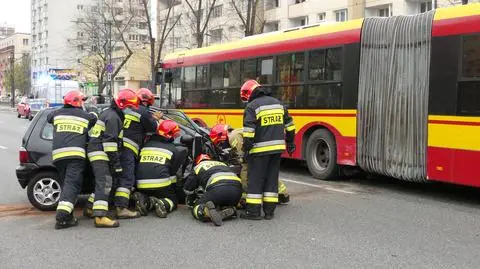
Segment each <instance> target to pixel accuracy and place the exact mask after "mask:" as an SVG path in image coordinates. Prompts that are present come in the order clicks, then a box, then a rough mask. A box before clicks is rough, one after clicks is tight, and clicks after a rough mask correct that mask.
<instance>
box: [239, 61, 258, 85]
mask: <svg viewBox="0 0 480 269" xmlns="http://www.w3.org/2000/svg"><path fill="white" fill-rule="evenodd" d="M241 74H242V83H243V82H245V81H247V80H249V79H256V78H257V59H249V60H243V61H242V70H241Z"/></svg>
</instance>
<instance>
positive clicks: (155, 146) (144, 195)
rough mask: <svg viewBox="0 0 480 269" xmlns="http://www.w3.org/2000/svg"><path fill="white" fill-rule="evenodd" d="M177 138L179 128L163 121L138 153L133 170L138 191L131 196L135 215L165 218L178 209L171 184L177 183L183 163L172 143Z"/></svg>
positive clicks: (170, 121)
mask: <svg viewBox="0 0 480 269" xmlns="http://www.w3.org/2000/svg"><path fill="white" fill-rule="evenodd" d="M179 135H180V127H179V126H178V124H177V123H176V122H174V121H172V120H164V121H162V122H161V123H160V124H159V125H158V128H157V132H156V133H155V134H154V135H152V136H151V137H150V140H149V141H148V142H146V143H145V145H144V147H143V148H142V150H141V151H140V162H139V163H138V165H137V170H136V178H137V191H136V192H135V193H134V194H133V200H134V201H135V207H136V209H137V211H139V212H140V214H142V215H143V216H146V215H147V214H148V212H149V211H153V210H155V213H156V214H157V216H158V217H159V218H166V217H167V214H168V213H169V212H172V211H173V210H175V209H176V208H177V204H178V200H177V196H176V194H175V189H174V188H173V186H172V181H173V182H175V181H176V173H177V171H178V169H179V168H180V166H181V165H182V159H181V156H180V155H181V154H180V151H179V150H178V149H177V148H176V146H175V145H174V144H173V141H174V139H175V138H176V137H178V136H179Z"/></svg>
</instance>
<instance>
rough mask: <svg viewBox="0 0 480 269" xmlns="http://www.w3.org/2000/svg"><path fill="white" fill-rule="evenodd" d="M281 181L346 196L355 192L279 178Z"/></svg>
mask: <svg viewBox="0 0 480 269" xmlns="http://www.w3.org/2000/svg"><path fill="white" fill-rule="evenodd" d="M281 180H282V181H285V182H290V183H296V184H300V185H304V186H309V187H314V188H319V189H324V190H327V191H334V192H341V193H346V194H355V192H353V191H346V190H341V189H337V188H332V187H326V186H319V185H315V184H311V183H307V182H302V181H296V180H292V179H286V178H281Z"/></svg>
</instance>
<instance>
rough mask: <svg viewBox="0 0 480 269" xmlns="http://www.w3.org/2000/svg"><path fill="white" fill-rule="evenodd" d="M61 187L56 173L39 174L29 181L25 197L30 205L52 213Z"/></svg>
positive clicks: (58, 198)
mask: <svg viewBox="0 0 480 269" xmlns="http://www.w3.org/2000/svg"><path fill="white" fill-rule="evenodd" d="M61 192H62V186H61V185H60V180H59V178H58V174H57V173H56V172H40V173H38V174H37V175H36V176H35V177H33V178H32V180H30V182H29V183H28V186H27V196H28V200H30V203H31V204H32V205H33V206H34V207H36V208H37V209H40V210H42V211H53V210H55V209H56V208H57V204H58V201H59V200H60V193H61Z"/></svg>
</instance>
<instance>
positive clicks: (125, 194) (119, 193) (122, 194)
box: [115, 191, 130, 199]
mask: <svg viewBox="0 0 480 269" xmlns="http://www.w3.org/2000/svg"><path fill="white" fill-rule="evenodd" d="M115 196H119V197H124V198H127V199H130V193H126V192H123V191H116V192H115Z"/></svg>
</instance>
